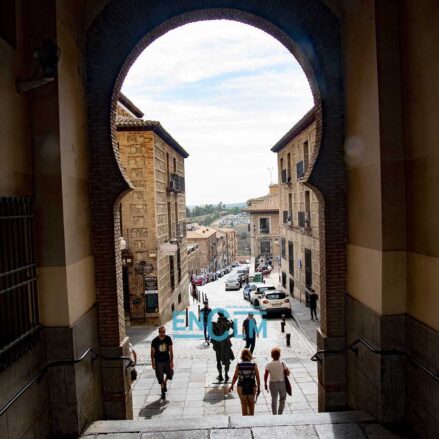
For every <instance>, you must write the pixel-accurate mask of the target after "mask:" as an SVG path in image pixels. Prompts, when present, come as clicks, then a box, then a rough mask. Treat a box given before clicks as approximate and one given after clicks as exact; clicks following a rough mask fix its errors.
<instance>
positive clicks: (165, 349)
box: [151, 326, 174, 399]
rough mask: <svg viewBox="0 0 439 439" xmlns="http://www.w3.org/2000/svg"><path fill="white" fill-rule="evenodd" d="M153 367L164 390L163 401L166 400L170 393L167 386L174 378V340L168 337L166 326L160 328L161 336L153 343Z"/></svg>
mask: <svg viewBox="0 0 439 439" xmlns="http://www.w3.org/2000/svg"><path fill="white" fill-rule="evenodd" d="M151 365H152V368H153V369H154V370H155V376H156V377H157V381H158V382H159V384H160V387H161V390H162V399H165V398H166V392H167V391H168V389H167V387H166V384H167V383H168V380H172V377H173V376H174V350H173V347H172V339H171V337H169V335H166V329H165V327H164V326H160V328H159V335H158V336H157V337H155V338H154V339H153V341H152V342H151ZM165 375H166V378H165Z"/></svg>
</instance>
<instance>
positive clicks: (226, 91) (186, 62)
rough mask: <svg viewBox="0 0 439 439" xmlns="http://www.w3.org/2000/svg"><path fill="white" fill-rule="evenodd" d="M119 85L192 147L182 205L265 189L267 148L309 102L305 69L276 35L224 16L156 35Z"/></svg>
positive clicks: (270, 159)
mask: <svg viewBox="0 0 439 439" xmlns="http://www.w3.org/2000/svg"><path fill="white" fill-rule="evenodd" d="M123 91H124V93H126V94H127V95H128V96H129V97H130V98H131V99H132V100H133V101H134V103H135V104H136V105H138V106H139V107H140V108H141V109H142V111H144V112H145V118H147V119H153V120H159V121H160V122H161V123H162V125H163V126H164V127H165V128H166V129H167V130H168V131H169V132H170V134H171V135H172V136H173V137H174V138H175V139H176V140H177V141H178V142H179V143H180V144H181V145H182V146H183V147H185V148H186V149H187V150H188V152H189V153H190V157H189V158H188V160H187V163H186V178H187V190H186V196H187V203H188V204H199V203H207V202H212V203H213V202H218V201H223V202H238V201H245V200H246V199H248V198H251V197H255V196H259V195H262V194H264V193H266V192H267V190H268V188H267V185H268V184H269V182H270V181H269V180H270V172H269V170H268V168H271V167H275V166H276V156H275V154H274V153H272V152H271V151H270V148H271V147H272V146H273V144H274V143H275V142H277V140H279V138H280V137H282V136H283V135H284V134H285V132H286V131H287V130H288V129H290V128H291V126H292V125H293V124H294V123H295V122H296V121H297V120H299V119H300V118H301V117H302V116H303V114H304V113H305V112H306V111H307V110H309V109H310V108H311V106H312V96H311V93H310V90H309V86H308V82H307V79H306V77H305V75H304V73H303V72H302V70H301V68H300V66H299V65H298V63H297V62H296V61H295V59H294V58H293V57H292V55H291V54H290V53H289V52H288V51H287V50H286V49H285V48H284V47H283V46H282V45H281V44H280V43H279V42H277V41H276V40H275V39H274V38H273V37H271V36H269V35H267V34H265V33H264V32H262V31H260V30H258V29H255V28H253V27H250V26H247V25H243V24H240V23H235V22H230V21H224V20H221V21H214V22H200V23H194V24H191V25H187V26H183V27H181V28H178V29H176V30H174V31H171V32H169V33H167V34H166V35H164V36H163V37H161V38H160V39H158V40H157V41H155V42H154V43H153V44H151V45H150V46H149V47H148V48H147V49H146V50H145V51H144V52H143V53H142V54H141V55H140V57H139V58H138V60H137V61H136V63H135V64H134V65H133V67H132V68H131V70H130V72H129V74H128V76H127V78H126V81H125V83H124V86H123ZM273 178H274V179H275V178H276V170H274V171H273Z"/></svg>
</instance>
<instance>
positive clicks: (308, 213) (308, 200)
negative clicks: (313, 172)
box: [305, 191, 311, 227]
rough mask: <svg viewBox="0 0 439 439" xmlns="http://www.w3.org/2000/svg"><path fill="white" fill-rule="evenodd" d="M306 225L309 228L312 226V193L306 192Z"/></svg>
mask: <svg viewBox="0 0 439 439" xmlns="http://www.w3.org/2000/svg"><path fill="white" fill-rule="evenodd" d="M305 224H306V225H307V226H308V227H309V226H310V225H311V194H310V191H305Z"/></svg>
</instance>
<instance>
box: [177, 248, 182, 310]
mask: <svg viewBox="0 0 439 439" xmlns="http://www.w3.org/2000/svg"><path fill="white" fill-rule="evenodd" d="M177 276H178V283H180V282H181V253H180V248H179V249H178V250H177ZM179 303H180V302H179Z"/></svg>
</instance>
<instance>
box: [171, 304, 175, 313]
mask: <svg viewBox="0 0 439 439" xmlns="http://www.w3.org/2000/svg"><path fill="white" fill-rule="evenodd" d="M174 310H175V305H174V304H172V305H171V312H174Z"/></svg>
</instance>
